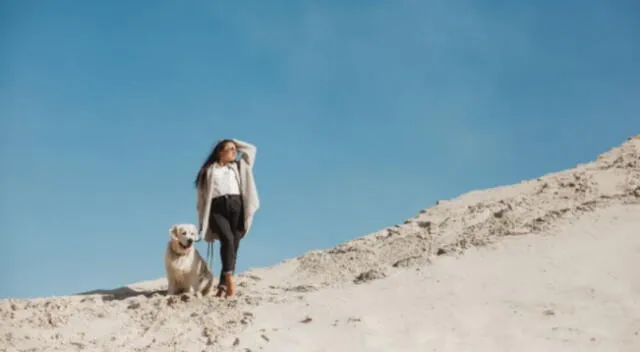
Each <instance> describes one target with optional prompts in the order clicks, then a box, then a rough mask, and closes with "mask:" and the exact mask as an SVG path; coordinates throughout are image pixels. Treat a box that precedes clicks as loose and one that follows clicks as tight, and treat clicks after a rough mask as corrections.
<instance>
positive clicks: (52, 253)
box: [0, 0, 640, 298]
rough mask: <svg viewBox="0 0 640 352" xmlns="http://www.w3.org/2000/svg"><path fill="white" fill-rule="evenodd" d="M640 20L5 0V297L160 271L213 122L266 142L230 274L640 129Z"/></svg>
mask: <svg viewBox="0 0 640 352" xmlns="http://www.w3.org/2000/svg"><path fill="white" fill-rule="evenodd" d="M267 3H268V4H267ZM639 17H640V3H638V2H637V1H632V0H628V1H610V2H604V1H580V2H570V1H566V2H559V1H547V0H542V1H541V0H537V1H528V2H508V1H486V2H483V3H479V2H477V1H451V0H446V1H445V0H442V1H400V0H394V1H351V2H344V1H325V2H308V1H286V2H285V1H270V2H265V1H247V2H243V3H242V4H239V3H237V2H224V3H223V2H216V1H191V2H177V1H135V2H129V1H104V2H91V3H89V2H81V1H76V2H70V1H17V0H16V1H3V2H2V3H1V4H0V51H1V52H2V53H3V54H2V55H1V56H0V131H1V132H0V133H1V135H0V137H1V139H0V141H1V142H0V143H1V151H0V152H1V154H0V155H1V158H2V159H1V160H2V166H3V167H2V173H1V177H2V178H1V181H2V182H0V187H1V189H0V190H1V194H2V196H1V197H0V201H1V202H0V214H2V221H0V234H1V236H2V242H3V245H2V246H0V251H1V253H0V254H1V255H0V267H1V268H3V272H2V273H1V274H2V275H3V280H2V281H3V282H4V283H8V284H3V285H2V286H1V287H0V298H6V297H37V296H49V295H63V294H71V293H75V292H80V291H84V290H91V289H97V288H113V287H118V286H120V285H123V284H128V283H132V282H136V281H141V280H149V279H156V278H159V277H162V276H163V275H164V271H163V259H162V258H163V254H164V248H165V245H166V242H167V239H168V229H169V227H170V226H171V225H172V224H174V223H181V222H195V221H196V218H195V198H194V197H195V191H194V189H193V178H194V176H195V173H196V172H197V168H198V167H199V165H200V163H201V162H202V161H203V159H204V158H205V157H206V155H207V153H208V152H209V149H210V147H211V146H212V144H213V143H214V142H215V141H216V140H218V139H221V138H226V137H232V138H239V139H243V140H246V141H249V142H252V143H254V144H255V145H257V147H258V154H257V160H256V165H255V170H254V171H255V177H256V182H257V185H258V189H259V192H260V197H261V205H262V208H261V209H260V210H259V212H258V214H257V215H256V218H255V222H254V227H253V229H252V231H251V233H250V234H249V235H248V237H246V238H245V240H244V241H243V242H242V245H241V249H240V257H239V262H238V269H239V270H240V271H243V270H246V269H247V268H249V267H259V266H267V265H272V264H276V263H278V262H280V261H281V260H284V259H286V258H291V257H295V256H297V255H300V254H302V253H304V252H306V251H308V250H312V249H318V248H327V247H331V246H334V245H336V244H338V243H340V242H343V241H346V240H349V239H352V238H355V237H359V236H362V235H365V234H367V233H370V232H373V231H376V230H378V229H381V228H383V227H386V226H390V225H393V224H396V223H401V222H403V221H404V220H405V219H407V218H410V217H412V216H414V215H415V214H417V213H418V212H419V210H420V209H423V208H426V207H428V206H431V205H432V204H433V203H435V201H436V200H438V199H447V198H452V197H455V196H457V195H460V194H462V193H464V192H467V191H470V190H473V189H478V188H487V187H493V186H498V185H502V184H509V183H514V182H518V181H520V180H522V179H528V178H534V177H537V176H540V175H542V174H545V173H548V172H552V171H556V170H561V169H564V168H568V167H572V166H575V165H576V164H578V163H581V162H585V161H589V160H591V159H594V158H595V157H596V156H597V155H598V154H599V153H601V152H604V151H606V150H608V149H610V148H612V147H614V146H616V145H618V144H620V143H622V142H623V141H624V140H625V139H626V138H627V137H629V136H631V135H634V134H637V133H640V99H638V97H639V96H640V68H638V65H637V63H638V62H639V60H640V41H638V40H637V38H638V37H640V21H638V18H639ZM198 248H199V249H200V250H201V251H203V252H204V251H205V249H206V246H205V245H204V244H200V245H199V247H198ZM218 248H219V247H218V245H216V251H218ZM218 261H219V253H217V252H216V263H215V267H214V271H215V272H216V273H217V272H219V270H220V264H219V262H218Z"/></svg>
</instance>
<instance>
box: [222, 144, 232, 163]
mask: <svg viewBox="0 0 640 352" xmlns="http://www.w3.org/2000/svg"><path fill="white" fill-rule="evenodd" d="M234 160H236V145H235V143H233V142H227V143H226V144H225V146H224V147H223V148H222V149H221V150H220V161H222V162H223V163H229V162H232V161H234Z"/></svg>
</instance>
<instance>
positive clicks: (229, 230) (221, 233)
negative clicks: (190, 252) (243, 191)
mask: <svg viewBox="0 0 640 352" xmlns="http://www.w3.org/2000/svg"><path fill="white" fill-rule="evenodd" d="M242 219H243V216H242V197H241V196H240V195H224V196H220V197H216V198H213V199H212V200H211V213H210V214H209V226H210V227H211V229H213V230H214V231H215V232H216V233H217V234H218V238H219V240H220V258H221V259H222V270H221V271H220V280H224V274H225V273H233V272H234V271H235V269H236V259H237V257H238V247H239V246H240V239H241V238H242V228H243V225H244V224H243V220H242Z"/></svg>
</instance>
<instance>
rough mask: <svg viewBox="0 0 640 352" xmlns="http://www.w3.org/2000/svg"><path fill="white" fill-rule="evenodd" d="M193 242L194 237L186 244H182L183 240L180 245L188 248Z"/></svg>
mask: <svg viewBox="0 0 640 352" xmlns="http://www.w3.org/2000/svg"><path fill="white" fill-rule="evenodd" d="M192 244H193V240H192V239H188V240H187V244H186V245H184V244H182V242H180V246H181V247H182V248H184V249H187V248H189V247H191V245H192Z"/></svg>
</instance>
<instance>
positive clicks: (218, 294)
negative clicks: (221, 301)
mask: <svg viewBox="0 0 640 352" xmlns="http://www.w3.org/2000/svg"><path fill="white" fill-rule="evenodd" d="M226 291H227V283H226V282H225V278H224V276H221V277H220V280H219V282H218V292H216V297H222V294H223V293H225V292H226Z"/></svg>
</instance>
